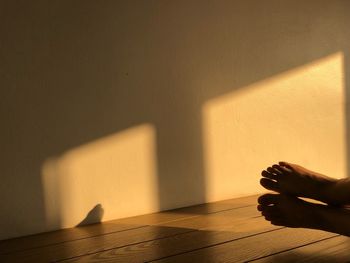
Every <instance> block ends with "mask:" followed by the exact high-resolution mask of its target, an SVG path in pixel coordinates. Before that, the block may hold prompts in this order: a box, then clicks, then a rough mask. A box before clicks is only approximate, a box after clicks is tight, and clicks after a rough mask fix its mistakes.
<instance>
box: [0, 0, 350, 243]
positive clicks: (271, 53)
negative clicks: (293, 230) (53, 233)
mask: <svg viewBox="0 0 350 263" xmlns="http://www.w3.org/2000/svg"><path fill="white" fill-rule="evenodd" d="M349 11H350V3H349V1H294V0H293V1H277V0H276V1H258V0H255V1H102V2H101V1H12V0H11V1H10V0H8V1H1V2H0V22H1V23H0V34H1V38H0V46H1V50H0V52H1V53H0V63H1V64H0V76H1V89H0V98H1V116H0V117H1V120H2V124H3V125H2V129H1V136H0V140H1V153H0V155H1V156H0V157H1V158H0V167H1V184H0V193H1V198H0V208H1V217H0V226H1V227H0V239H5V238H10V237H15V236H21V235H27V234H32V233H38V232H43V231H48V230H53V229H58V228H63V227H71V226H75V225H77V224H79V223H80V222H82V221H83V223H86V222H93V221H98V220H109V219H114V218H120V217H125V216H131V215H137V214H143V213H149V212H154V211H158V210H164V209H170V208H175V207H181V206H187V205H191V204H197V203H202V202H205V201H214V200H220V199H226V198H231V197H236V196H242V195H248V194H252V193H257V192H262V191H263V189H262V188H261V187H260V186H259V185H258V180H259V174H260V171H261V170H262V169H263V168H264V167H266V166H267V165H270V164H271V163H273V162H276V161H279V160H282V159H283V160H287V161H292V162H298V163H301V164H304V165H305V166H307V167H310V168H312V169H316V170H318V171H320V172H324V173H327V174H329V175H331V176H335V177H343V176H347V175H348V173H349V171H348V169H349V168H348V166H347V163H348V161H349V157H348V154H347V149H348V146H349V142H348V140H347V134H348V131H347V130H348V126H349V125H348V123H349V119H350V117H349V114H347V112H348V108H349V107H348V106H347V103H346V102H347V101H348V98H350V93H349V92H348V89H349V84H348V83H349V82H348V79H349V77H350V71H349V66H348V65H349V44H348V43H350V39H349V36H350V32H349V31H350V30H349V29H348V28H349V27H348V25H349V22H350V21H349V18H348V17H347V15H348V13H349ZM89 212H90V213H89Z"/></svg>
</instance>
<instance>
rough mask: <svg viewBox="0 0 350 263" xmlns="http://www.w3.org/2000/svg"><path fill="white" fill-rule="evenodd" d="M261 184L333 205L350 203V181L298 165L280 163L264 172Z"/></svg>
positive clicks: (284, 192)
mask: <svg viewBox="0 0 350 263" xmlns="http://www.w3.org/2000/svg"><path fill="white" fill-rule="evenodd" d="M261 174H262V176H263V177H264V178H262V179H261V180H260V184H261V185H262V186H263V187H265V188H266V189H268V190H272V191H276V192H278V193H283V194H289V195H293V196H298V197H307V198H312V199H315V200H319V201H322V202H324V203H328V204H332V205H340V204H348V203H350V182H349V180H345V179H344V180H342V179H341V180H338V179H334V178H330V177H328V176H325V175H322V174H319V173H316V172H313V171H310V170H308V169H306V168H304V167H301V166H299V165H296V164H292V163H287V162H280V163H279V164H278V165H277V164H275V165H273V166H272V167H268V168H267V169H266V170H264V171H262V173H261Z"/></svg>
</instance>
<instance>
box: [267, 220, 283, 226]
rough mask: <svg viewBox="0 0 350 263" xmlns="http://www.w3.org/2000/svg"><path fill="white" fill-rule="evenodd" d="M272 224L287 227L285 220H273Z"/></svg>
mask: <svg viewBox="0 0 350 263" xmlns="http://www.w3.org/2000/svg"><path fill="white" fill-rule="evenodd" d="M269 221H270V220H269ZM271 224H272V225H274V226H285V225H286V223H285V221H284V220H283V219H272V220H271Z"/></svg>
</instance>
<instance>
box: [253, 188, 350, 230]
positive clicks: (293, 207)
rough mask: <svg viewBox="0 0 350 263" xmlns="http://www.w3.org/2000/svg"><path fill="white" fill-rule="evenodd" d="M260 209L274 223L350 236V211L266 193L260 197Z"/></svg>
mask: <svg viewBox="0 0 350 263" xmlns="http://www.w3.org/2000/svg"><path fill="white" fill-rule="evenodd" d="M258 203H259V205H258V210H259V211H261V213H262V215H263V216H264V217H265V219H266V220H268V221H271V223H272V224H273V225H277V226H287V227H294V228H296V227H298V228H299V227H300V228H312V229H320V230H325V231H329V232H333V233H338V234H341V235H346V236H350V223H349V222H350V211H349V210H347V209H343V208H334V207H330V206H327V205H321V204H313V203H309V202H306V201H303V200H300V199H298V198H297V197H292V196H288V195H283V194H265V195H262V196H260V197H259V199H258Z"/></svg>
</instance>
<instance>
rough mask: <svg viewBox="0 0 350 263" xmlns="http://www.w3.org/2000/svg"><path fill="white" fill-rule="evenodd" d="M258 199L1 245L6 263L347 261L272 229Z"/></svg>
mask: <svg viewBox="0 0 350 263" xmlns="http://www.w3.org/2000/svg"><path fill="white" fill-rule="evenodd" d="M256 199H257V196H250V197H244V198H238V199H231V200H225V201H221V202H216V203H210V204H204V205H198V206H192V207H187V208H181V209H177V210H172V211H167V212H162V213H157V214H149V215H143V216H138V217H132V218H126V219H121V220H113V221H109V222H105V223H102V224H94V225H89V226H84V227H77V228H72V229H66V230H62V231H55V232H51V233H45V234H40V235H34V236H29V237H25V238H18V239H12V240H7V241H2V242H0V253H1V255H0V262H192V263H193V262H247V261H256V262H300V261H302V262H346V261H349V260H350V239H349V238H347V237H343V236H339V235H336V234H332V233H327V232H322V231H317V230H309V229H290V228H284V227H276V226H272V225H271V224H270V223H269V222H266V221H265V220H264V219H263V217H261V216H260V214H259V212H258V211H257V210H256Z"/></svg>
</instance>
